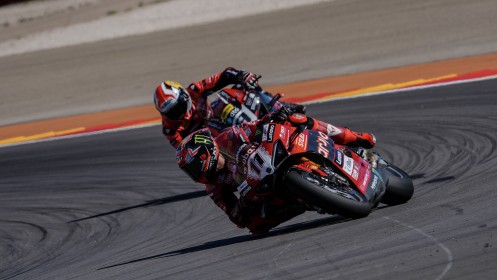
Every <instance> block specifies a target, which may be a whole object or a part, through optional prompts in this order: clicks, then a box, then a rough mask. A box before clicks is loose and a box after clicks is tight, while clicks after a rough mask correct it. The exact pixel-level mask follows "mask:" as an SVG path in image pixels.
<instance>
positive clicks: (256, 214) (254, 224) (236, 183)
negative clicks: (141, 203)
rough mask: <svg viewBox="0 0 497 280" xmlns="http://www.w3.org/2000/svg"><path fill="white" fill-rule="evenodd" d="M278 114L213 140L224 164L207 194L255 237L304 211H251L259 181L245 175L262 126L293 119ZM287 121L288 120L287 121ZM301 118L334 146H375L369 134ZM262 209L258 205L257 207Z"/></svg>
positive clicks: (297, 209)
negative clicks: (329, 138) (236, 193)
mask: <svg viewBox="0 0 497 280" xmlns="http://www.w3.org/2000/svg"><path fill="white" fill-rule="evenodd" d="M281 111H282V110H278V111H276V112H274V113H271V114H268V115H266V116H264V117H263V118H261V119H260V120H257V121H252V122H250V123H244V124H241V125H240V126H233V127H230V128H228V129H226V130H224V131H223V132H221V133H220V134H219V135H218V136H217V137H216V138H215V141H216V143H217V145H218V147H219V151H220V153H221V154H222V155H223V157H224V158H225V164H224V167H223V169H222V170H220V171H219V172H218V173H217V174H216V176H214V178H213V179H212V180H211V183H210V184H206V191H207V193H208V195H209V196H210V198H211V199H212V200H213V201H214V203H215V204H216V205H217V206H218V207H219V208H221V209H222V210H223V211H224V212H225V213H226V214H227V215H228V217H229V219H230V220H231V221H232V222H233V223H235V224H236V225H237V226H238V227H240V228H244V227H247V228H248V229H249V230H250V231H251V232H252V233H254V234H259V233H265V232H267V231H269V230H270V229H271V228H273V227H275V226H277V225H278V224H280V223H282V222H285V221H287V220H289V219H291V218H293V217H295V216H297V215H299V214H302V213H303V212H304V211H305V209H303V208H295V207H293V208H288V209H274V208H273V209H272V212H273V213H268V209H263V208H260V207H259V208H257V209H256V211H251V210H253V207H252V206H253V205H254V203H253V202H256V201H257V195H256V194H255V193H254V192H253V191H252V190H253V189H254V188H255V186H256V184H257V183H258V181H257V180H253V179H251V176H249V174H247V172H248V171H247V170H248V168H247V160H248V158H249V157H250V155H251V154H252V153H254V152H255V151H256V149H257V147H258V146H259V143H260V141H261V140H262V134H263V133H262V131H263V125H264V124H266V123H268V122H269V121H275V120H276V122H280V123H282V122H285V123H286V124H292V123H293V122H290V121H291V120H292V119H291V117H292V116H284V114H282V113H281ZM283 111H284V110H283ZM299 115H300V114H299ZM289 117H290V120H287V119H288V118H289ZM304 117H305V118H304V120H305V125H306V126H307V128H309V129H313V130H317V131H321V132H323V133H325V134H327V135H328V136H330V137H331V138H332V139H333V140H334V141H335V142H336V143H337V144H344V145H349V146H356V147H359V146H360V147H364V148H372V147H373V146H374V144H375V140H374V136H373V135H372V134H369V133H357V132H353V131H351V130H350V129H348V128H345V127H339V126H333V125H331V124H328V123H325V122H322V121H319V120H317V119H314V118H310V117H306V116H304ZM278 119H279V120H278ZM235 192H238V193H239V197H240V198H238V197H237V196H236V195H235ZM256 204H257V203H256ZM262 205H263V204H259V206H262Z"/></svg>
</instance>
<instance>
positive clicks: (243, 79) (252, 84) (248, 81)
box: [237, 70, 261, 89]
mask: <svg viewBox="0 0 497 280" xmlns="http://www.w3.org/2000/svg"><path fill="white" fill-rule="evenodd" d="M260 77H261V76H257V75H256V74H254V73H250V72H247V71H243V70H242V71H240V73H239V74H238V76H237V78H238V82H239V83H240V84H242V85H243V86H245V88H246V89H256V88H258V87H259V83H258V82H257V80H259V78H260Z"/></svg>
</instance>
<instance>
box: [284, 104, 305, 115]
mask: <svg viewBox="0 0 497 280" xmlns="http://www.w3.org/2000/svg"><path fill="white" fill-rule="evenodd" d="M283 106H285V107H286V108H287V109H288V111H290V112H291V113H299V114H305V111H306V110H307V108H306V107H305V106H304V105H302V104H295V103H283Z"/></svg>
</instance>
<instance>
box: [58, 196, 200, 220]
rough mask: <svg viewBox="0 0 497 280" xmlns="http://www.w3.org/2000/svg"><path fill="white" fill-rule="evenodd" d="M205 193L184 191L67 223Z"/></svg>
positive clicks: (185, 198)
mask: <svg viewBox="0 0 497 280" xmlns="http://www.w3.org/2000/svg"><path fill="white" fill-rule="evenodd" d="M206 195H207V193H206V192H205V191H203V190H202V191H195V192H189V193H184V194H178V195H175V196H170V197H165V198H159V199H154V200H150V201H147V202H146V203H142V204H138V205H134V206H129V207H125V208H120V209H116V210H113V211H109V212H105V213H101V214H97V215H93V216H89V217H86V218H81V219H76V220H72V221H69V222H68V223H74V222H80V221H84V220H88V219H93V218H98V217H102V216H107V215H111V214H116V213H120V212H124V211H128V210H132V209H137V208H143V207H150V206H157V205H162V204H167V203H172V202H177V201H182V200H188V199H193V198H197V197H202V196H206Z"/></svg>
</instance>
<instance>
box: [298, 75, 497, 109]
mask: <svg viewBox="0 0 497 280" xmlns="http://www.w3.org/2000/svg"><path fill="white" fill-rule="evenodd" d="M492 79H497V76H489V77H483V78H473V79H464V80H459V81H452V82H442V83H437V84H430V85H421V86H413V87H407V88H400V89H391V90H385V91H378V92H371V93H364V94H358V95H352V96H344V97H331V98H330V99H325V100H316V101H308V102H304V103H303V104H306V105H307V104H318V103H324V102H332V101H338V100H345V99H353V98H360V97H366V96H374V95H382V94H389V93H397V92H405V91H415V90H420V89H426V88H435V87H444V86H451V85H457V84H464V83H472V82H479V81H485V80H492Z"/></svg>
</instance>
